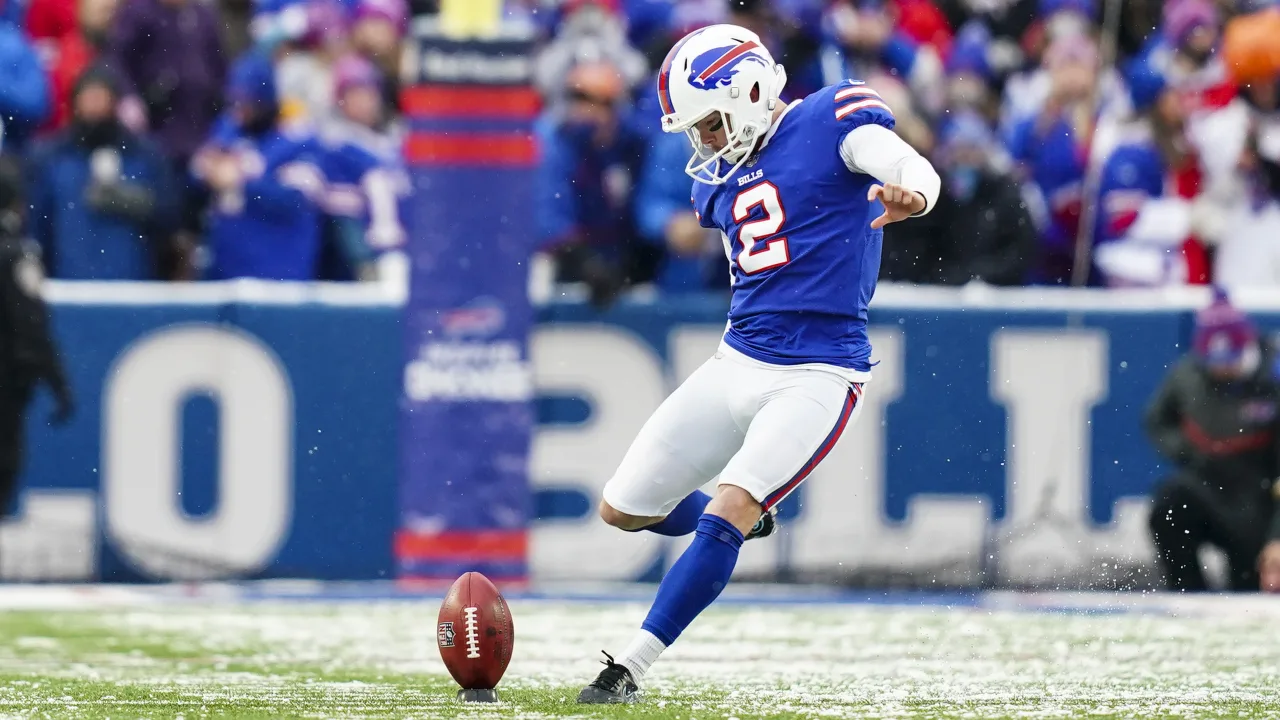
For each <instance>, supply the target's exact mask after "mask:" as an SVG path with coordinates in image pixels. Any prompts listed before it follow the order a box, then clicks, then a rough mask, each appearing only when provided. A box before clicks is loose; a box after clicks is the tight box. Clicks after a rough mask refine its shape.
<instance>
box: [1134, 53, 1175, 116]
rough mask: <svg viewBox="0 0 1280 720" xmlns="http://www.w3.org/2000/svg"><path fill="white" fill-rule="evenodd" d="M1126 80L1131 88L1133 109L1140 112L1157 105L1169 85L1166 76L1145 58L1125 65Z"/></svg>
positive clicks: (1136, 59)
mask: <svg viewBox="0 0 1280 720" xmlns="http://www.w3.org/2000/svg"><path fill="white" fill-rule="evenodd" d="M1124 80H1125V84H1126V85H1128V86H1129V98H1130V99H1131V100H1132V101H1133V109H1134V110H1137V111H1139V112H1144V111H1146V110H1148V109H1150V108H1151V106H1153V105H1155V104H1156V101H1157V100H1159V99H1160V95H1161V93H1163V92H1164V90H1165V87H1166V86H1167V85H1168V82H1167V81H1166V80H1165V77H1164V74H1163V73H1161V72H1160V71H1159V70H1158V69H1156V68H1155V67H1154V66H1153V65H1152V64H1151V63H1150V62H1148V61H1146V60H1145V59H1143V58H1135V59H1133V60H1130V61H1129V63H1128V64H1127V65H1125V67H1124Z"/></svg>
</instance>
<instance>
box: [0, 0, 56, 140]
mask: <svg viewBox="0 0 1280 720" xmlns="http://www.w3.org/2000/svg"><path fill="white" fill-rule="evenodd" d="M15 4H16V3H7V4H6V5H15ZM49 109H50V91H49V76H48V75H46V74H45V71H44V66H43V65H41V63H40V57H39V56H38V55H37V54H36V49H35V46H34V45H32V44H31V41H30V40H28V39H27V36H26V34H25V33H23V31H22V28H21V27H20V26H18V25H16V24H14V23H12V22H9V21H7V20H4V19H0V117H3V118H4V123H5V125H4V142H5V146H6V147H7V148H9V149H13V147H14V146H20V145H22V143H23V141H24V140H25V139H26V138H27V137H28V136H29V135H30V134H31V133H32V132H33V131H34V130H35V129H36V128H37V127H39V125H40V123H42V122H44V119H45V118H46V117H47V116H48V115H49Z"/></svg>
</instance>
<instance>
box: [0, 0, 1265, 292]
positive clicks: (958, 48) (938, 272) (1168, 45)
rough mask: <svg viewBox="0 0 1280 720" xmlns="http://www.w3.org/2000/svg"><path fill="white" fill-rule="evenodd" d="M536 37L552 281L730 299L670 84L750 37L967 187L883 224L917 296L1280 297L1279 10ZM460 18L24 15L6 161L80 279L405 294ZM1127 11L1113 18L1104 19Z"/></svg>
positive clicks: (364, 9)
mask: <svg viewBox="0 0 1280 720" xmlns="http://www.w3.org/2000/svg"><path fill="white" fill-rule="evenodd" d="M504 8H505V13H506V15H507V16H508V18H509V19H512V20H515V21H520V22H525V23H527V24H528V25H530V26H532V27H533V28H534V29H535V31H536V32H537V33H538V34H539V38H540V49H539V51H538V53H537V55H536V57H535V60H534V64H533V73H534V79H535V83H536V85H537V87H538V90H539V91H540V93H541V94H542V97H543V111H542V115H541V117H540V119H539V121H538V123H537V128H536V133H537V137H538V140H539V146H540V150H541V155H540V157H541V161H540V167H539V168H538V173H539V177H538V182H537V189H538V196H537V203H536V207H535V208H534V213H533V218H534V222H533V224H532V226H531V232H532V233H533V234H534V236H535V237H534V240H535V241H536V244H537V247H538V248H541V249H542V250H543V251H544V256H546V257H551V258H553V259H554V260H555V262H554V263H552V267H554V274H555V276H556V279H558V280H560V281H564V282H582V283H585V284H586V286H587V287H589V288H590V290H591V294H592V296H593V298H595V299H596V300H597V301H601V302H607V301H609V300H610V299H612V298H614V297H617V296H618V295H619V294H621V293H623V292H626V291H627V290H628V289H629V288H632V287H635V286H643V287H657V288H659V289H661V290H662V291H664V292H678V291H682V290H703V289H708V288H712V289H723V288H724V287H725V286H726V275H727V264H726V263H725V261H724V259H723V249H722V247H723V246H722V242H721V238H720V237H719V236H718V235H717V234H715V233H708V231H706V230H704V229H703V228H701V227H700V226H699V224H698V222H697V220H696V219H695V218H694V216H693V211H692V208H691V206H690V203H689V184H690V180H689V179H688V177H687V176H686V175H685V174H684V173H683V172H682V170H683V167H684V163H685V161H686V159H687V157H688V155H689V153H690V152H691V149H690V148H689V147H688V144H687V141H686V140H685V138H684V136H683V135H675V136H672V135H664V134H663V133H661V132H660V129H659V125H658V120H659V117H660V112H659V110H658V107H657V99H656V96H655V93H654V85H655V83H654V80H655V73H656V69H657V67H658V66H659V64H660V63H661V61H662V59H663V58H664V56H665V55H666V52H667V50H668V49H669V48H670V47H671V45H672V44H673V43H674V42H675V40H677V39H678V38H679V37H681V36H682V35H683V34H685V33H687V32H689V31H691V30H693V29H696V28H698V27H701V26H705V25H708V24H712V23H720V22H729V23H735V24H738V25H742V26H745V27H747V28H749V29H751V30H753V31H755V32H756V33H757V34H759V35H760V36H761V37H762V38H763V39H764V40H765V42H766V44H767V45H768V46H769V47H770V50H771V52H772V53H773V54H774V56H775V57H777V58H778V59H779V60H780V61H781V62H782V63H783V64H784V65H785V66H786V67H787V70H788V76H789V78H790V79H789V82H788V85H787V89H786V94H785V96H784V99H785V100H793V99H798V98H802V97H804V96H805V95H807V94H809V93H810V92H813V91H815V90H817V89H819V88H821V87H823V86H825V85H829V84H833V83H836V82H839V81H840V80H842V79H844V78H849V77H852V78H856V79H860V80H864V81H866V82H867V83H868V84H869V85H871V86H872V87H874V88H875V89H876V90H877V92H879V94H880V95H881V96H882V97H883V98H884V99H885V100H886V102H887V103H888V104H889V105H890V107H892V108H893V110H894V113H895V115H896V118H897V131H898V133H899V134H900V135H901V136H902V137H903V138H904V139H905V140H907V141H908V142H909V143H911V144H912V145H913V146H914V147H916V148H917V149H918V150H919V151H920V152H921V153H922V154H924V155H926V156H927V157H929V158H930V159H931V160H932V161H933V163H934V165H935V166H936V167H937V168H938V169H939V171H940V174H942V176H943V177H944V192H943V197H942V199H941V200H940V202H939V206H938V207H937V208H936V209H935V210H934V211H933V212H931V213H930V214H929V215H928V216H926V217H925V218H923V219H919V220H916V221H913V222H910V223H901V224H897V225H894V226H892V227H890V228H889V230H888V232H887V236H886V242H885V250H884V261H883V268H882V277H883V278H884V279H889V280H900V281H906V282H915V283H942V284H963V283H968V282H974V281H979V282H985V283H990V284H998V285H1022V284H1050V285H1062V284H1072V283H1075V284H1090V285H1102V286H1154V285H1168V284H1187V283H1191V284H1196V283H1215V284H1219V285H1222V286H1226V287H1232V286H1242V285H1270V284H1276V283H1277V282H1278V281H1280V199H1278V198H1280V109H1278V108H1280V82H1278V78H1280V43H1277V42H1275V38H1277V37H1280V8H1275V7H1271V3H1269V2H1265V1H1263V0H1167V2H1161V1H1160V0H507V1H506V2H505V3H504ZM438 10H439V8H438V2H436V0H26V4H21V3H15V2H8V3H4V4H2V5H0V73H3V78H2V79H0V116H2V118H3V123H4V128H3V132H4V152H5V153H6V154H10V155H16V156H18V157H20V158H21V159H22V161H23V162H24V163H25V165H26V170H25V172H24V178H25V180H26V181H27V184H28V188H27V195H28V197H29V214H28V218H27V220H28V227H29V230H30V233H31V234H32V235H33V236H34V239H35V240H36V241H38V243H39V244H40V245H41V247H42V249H43V252H44V258H45V263H46V266H47V268H48V272H49V274H50V275H52V276H53V277H58V278H66V279H97V280H114V279H121V280H129V279H153V278H160V279H196V278H211V279H217V278H232V277H261V278H274V279H298V280H305V279H331V280H353V279H376V278H379V277H385V276H387V275H388V274H390V273H395V272H403V267H404V259H403V254H402V253H400V252H399V249H400V248H401V247H402V245H403V243H404V240H405V229H404V226H405V219H406V213H407V208H408V206H409V204H410V203H411V202H412V198H411V197H410V187H409V182H408V179H407V175H406V173H405V172H404V169H403V167H402V160H401V153H400V148H401V136H402V131H401V128H400V124H399V123H398V121H397V113H396V108H397V99H398V87H397V85H398V81H399V78H398V75H399V63H400V58H401V50H402V46H403V43H404V40H405V35H406V33H407V31H408V28H409V25H410V23H411V21H412V20H413V18H414V17H418V16H430V15H433V14H435V13H437V12H438ZM1112 10H1114V12H1112Z"/></svg>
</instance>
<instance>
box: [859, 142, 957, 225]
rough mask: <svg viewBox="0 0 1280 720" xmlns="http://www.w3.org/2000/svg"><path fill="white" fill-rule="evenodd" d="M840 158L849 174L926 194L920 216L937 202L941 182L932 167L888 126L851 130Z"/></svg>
mask: <svg viewBox="0 0 1280 720" xmlns="http://www.w3.org/2000/svg"><path fill="white" fill-rule="evenodd" d="M840 157H842V158H844V164H845V166H846V167H848V168H849V171H850V172H856V173H863V174H866V175H870V176H871V177H874V178H875V179H877V180H879V181H880V182H882V183H894V184H895V185H902V186H903V187H905V188H907V189H908V190H913V191H915V192H918V193H920V194H921V195H923V196H924V202H925V206H924V211H922V212H921V213H919V215H924V214H926V213H928V212H929V211H930V210H932V209H933V206H934V205H936V204H937V202H938V193H939V191H940V190H941V188H942V179H941V178H939V177H938V173H937V171H936V170H934V169H933V165H931V164H930V163H929V161H928V160H925V159H924V158H923V157H920V153H918V152H916V151H915V148H913V147H911V146H910V145H908V144H907V143H906V141H904V140H903V139H902V138H900V137H898V134H897V133H895V132H894V131H892V130H890V129H888V128H886V127H883V126H880V125H861V126H859V127H856V128H854V129H853V130H850V131H849V132H848V134H846V135H845V136H844V140H843V141H841V143H840ZM917 217H918V216H917Z"/></svg>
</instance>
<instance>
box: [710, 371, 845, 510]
mask: <svg viewBox="0 0 1280 720" xmlns="http://www.w3.org/2000/svg"><path fill="white" fill-rule="evenodd" d="M861 393H862V390H861V387H860V386H858V387H855V386H853V385H850V383H849V382H848V381H847V380H845V379H843V378H841V377H839V376H838V375H835V374H833V373H826V372H822V371H818V370H814V371H790V372H787V373H786V374H785V376H784V377H783V378H782V379H781V380H780V381H778V382H777V383H775V385H774V387H773V388H771V389H770V391H769V393H767V394H766V396H765V397H764V399H763V402H762V404H761V406H760V409H759V410H758V411H757V412H756V414H755V417H754V418H753V419H752V420H751V425H750V427H748V428H747V436H746V438H744V440H743V443H742V448H741V449H740V450H739V451H738V452H737V453H736V454H734V456H733V458H732V459H730V460H729V463H728V465H727V466H726V467H725V469H724V472H722V473H721V474H720V484H722V485H725V484H728V485H737V486H738V487H741V488H742V489H744V490H746V491H747V492H748V493H750V494H751V496H752V497H753V498H755V499H756V500H757V501H759V502H760V504H761V505H762V506H763V507H764V508H765V509H766V510H768V509H770V508H772V507H774V506H775V505H777V504H778V503H779V502H781V501H782V499H783V498H785V497H786V496H787V495H789V494H790V493H791V492H792V491H794V490H795V489H796V488H797V487H799V485H800V483H802V482H803V481H804V480H805V478H807V477H808V476H809V474H810V473H812V472H813V469H814V468H816V467H817V466H818V464H819V463H821V462H822V460H823V458H825V457H826V456H827V454H828V453H830V452H831V448H833V447H835V444H836V441H838V440H839V439H840V437H841V435H842V434H843V433H844V431H845V430H846V429H847V428H848V427H849V426H850V425H852V424H853V422H854V421H855V420H856V418H857V415H858V412H859V410H860V408H859V402H858V401H859V399H860V397H861Z"/></svg>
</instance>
